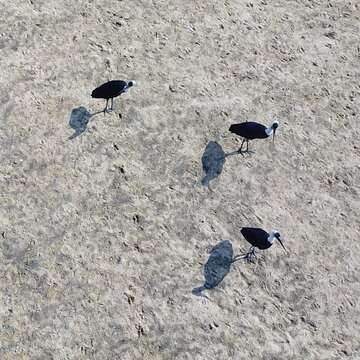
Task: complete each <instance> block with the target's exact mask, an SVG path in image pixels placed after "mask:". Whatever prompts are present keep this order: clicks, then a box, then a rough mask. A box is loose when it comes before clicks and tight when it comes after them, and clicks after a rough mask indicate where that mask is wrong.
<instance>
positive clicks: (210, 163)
mask: <svg viewBox="0 0 360 360" xmlns="http://www.w3.org/2000/svg"><path fill="white" fill-rule="evenodd" d="M239 154H240V153H239V152H238V151H233V152H230V153H225V152H224V150H223V148H222V147H221V145H219V143H217V142H216V141H209V142H208V144H207V145H206V148H205V150H204V153H203V155H202V157H201V162H202V168H203V171H204V173H205V176H204V177H203V178H202V179H201V184H202V185H203V186H207V187H208V188H209V189H210V181H212V180H214V179H216V178H217V177H219V176H220V174H221V173H222V170H223V167H224V164H225V160H226V158H227V157H229V156H233V155H239Z"/></svg>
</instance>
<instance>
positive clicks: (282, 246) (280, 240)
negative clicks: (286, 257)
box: [277, 238, 286, 252]
mask: <svg viewBox="0 0 360 360" xmlns="http://www.w3.org/2000/svg"><path fill="white" fill-rule="evenodd" d="M277 239H278V240H279V243H280V244H281V246H282V247H283V249H284V250H285V252H286V248H285V246H284V244H283V242H282V241H281V240H280V239H279V238H277Z"/></svg>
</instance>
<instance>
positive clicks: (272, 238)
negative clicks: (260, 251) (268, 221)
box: [268, 230, 276, 244]
mask: <svg viewBox="0 0 360 360" xmlns="http://www.w3.org/2000/svg"><path fill="white" fill-rule="evenodd" d="M275 233H276V231H275V230H273V231H272V232H271V233H270V235H269V237H268V242H269V243H270V244H272V243H273V242H274V240H275Z"/></svg>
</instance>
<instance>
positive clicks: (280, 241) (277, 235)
mask: <svg viewBox="0 0 360 360" xmlns="http://www.w3.org/2000/svg"><path fill="white" fill-rule="evenodd" d="M271 235H272V237H274V238H275V239H276V240H278V241H279V243H280V245H281V246H282V247H283V249H284V250H285V251H286V249H285V246H284V244H283V242H282V239H281V236H280V233H279V232H278V231H277V230H273V231H272V232H271Z"/></svg>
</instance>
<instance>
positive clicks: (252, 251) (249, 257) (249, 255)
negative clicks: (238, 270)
mask: <svg viewBox="0 0 360 360" xmlns="http://www.w3.org/2000/svg"><path fill="white" fill-rule="evenodd" d="M255 258H256V252H255V247H254V246H252V247H251V248H250V250H249V251H248V253H247V254H246V257H245V259H246V260H247V261H249V262H252V261H253V260H254V259H255Z"/></svg>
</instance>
